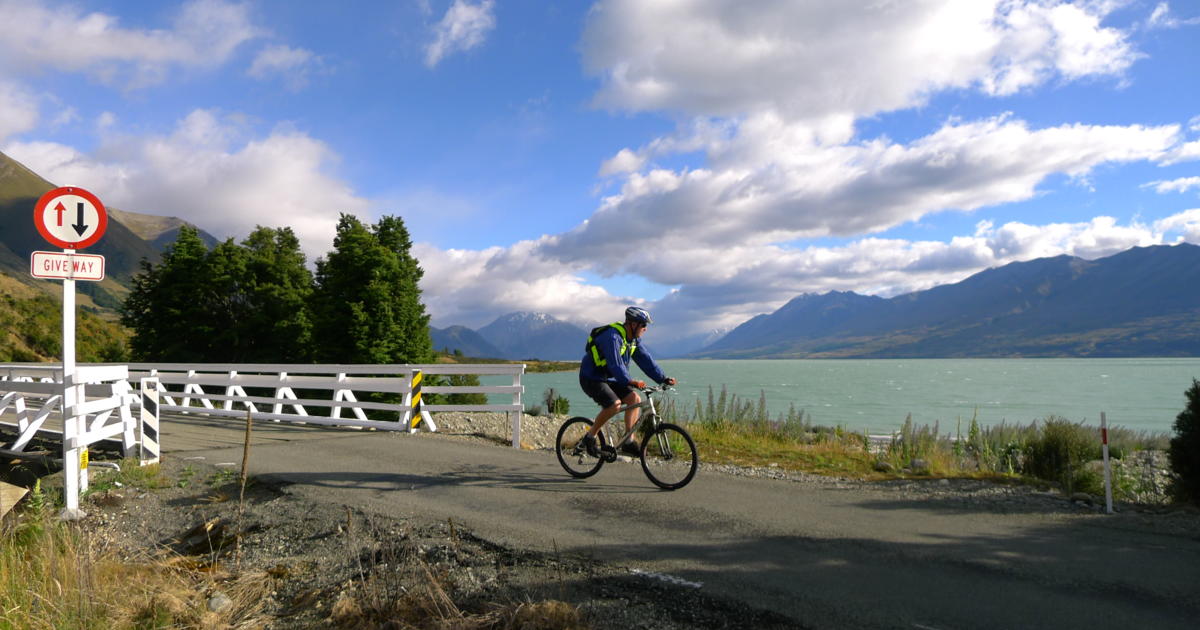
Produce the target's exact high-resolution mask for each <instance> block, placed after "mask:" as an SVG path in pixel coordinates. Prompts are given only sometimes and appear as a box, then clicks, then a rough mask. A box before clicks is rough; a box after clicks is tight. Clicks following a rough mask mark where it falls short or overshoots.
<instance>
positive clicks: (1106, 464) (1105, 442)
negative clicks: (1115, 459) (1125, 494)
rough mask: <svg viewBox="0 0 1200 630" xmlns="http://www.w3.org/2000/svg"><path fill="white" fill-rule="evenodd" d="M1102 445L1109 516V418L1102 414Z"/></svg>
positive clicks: (1110, 479)
mask: <svg viewBox="0 0 1200 630" xmlns="http://www.w3.org/2000/svg"><path fill="white" fill-rule="evenodd" d="M1100 444H1101V447H1100V449H1101V451H1102V452H1103V453H1104V505H1105V507H1106V509H1107V512H1108V513H1109V514H1112V513H1113V505H1112V503H1113V499H1112V466H1111V464H1110V463H1109V460H1108V418H1107V417H1106V416H1105V414H1104V412H1103V411H1101V412H1100Z"/></svg>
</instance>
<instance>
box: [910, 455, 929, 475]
mask: <svg viewBox="0 0 1200 630" xmlns="http://www.w3.org/2000/svg"><path fill="white" fill-rule="evenodd" d="M908 465H909V467H911V468H912V471H913V472H914V473H917V474H922V473H927V472H929V462H927V461H925V460H923V459H919V458H918V459H914V460H912V462H910V463H909V464H908Z"/></svg>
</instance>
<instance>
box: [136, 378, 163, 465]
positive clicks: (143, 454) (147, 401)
mask: <svg viewBox="0 0 1200 630" xmlns="http://www.w3.org/2000/svg"><path fill="white" fill-rule="evenodd" d="M141 392H142V413H141V416H140V418H141V422H140V423H139V430H138V434H139V435H138V443H139V445H140V446H139V447H138V464H139V465H141V466H145V465H147V464H156V463H158V458H159V456H160V454H161V453H162V448H161V447H160V446H159V437H158V436H159V433H158V426H159V424H158V379H157V378H144V379H142V383H141Z"/></svg>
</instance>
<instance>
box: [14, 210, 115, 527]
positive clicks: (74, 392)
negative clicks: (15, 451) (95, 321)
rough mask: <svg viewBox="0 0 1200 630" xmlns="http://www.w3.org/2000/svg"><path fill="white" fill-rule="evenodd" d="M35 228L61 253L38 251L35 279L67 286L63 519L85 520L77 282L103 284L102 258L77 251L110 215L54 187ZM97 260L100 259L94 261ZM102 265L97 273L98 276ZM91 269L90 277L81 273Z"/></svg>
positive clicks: (94, 239)
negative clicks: (77, 360) (81, 496)
mask: <svg viewBox="0 0 1200 630" xmlns="http://www.w3.org/2000/svg"><path fill="white" fill-rule="evenodd" d="M33 223H34V225H35V226H36V227H37V230H38V233H39V234H41V235H42V237H43V238H45V239H46V240H47V241H48V242H50V244H52V245H56V246H58V247H62V248H63V253H62V254H61V255H58V254H55V253H53V252H34V253H33V255H32V256H31V257H30V263H29V267H30V273H31V274H32V275H33V276H34V277H51V278H60V279H62V283H63V318H62V334H63V338H62V352H63V354H62V361H63V363H62V365H63V369H62V375H63V397H62V412H63V414H62V415H63V493H64V494H65V495H66V496H65V500H64V503H65V504H66V507H65V508H64V509H63V511H62V518H63V519H65V520H78V519H80V518H83V517H84V516H85V515H84V513H83V511H82V510H80V509H79V493H81V492H83V491H85V490H87V486H88V477H87V446H86V445H80V444H78V443H77V442H78V438H79V436H81V435H83V433H84V431H85V429H86V427H85V426H84V424H85V418H84V416H82V415H81V414H79V413H78V408H79V405H81V404H82V403H83V402H85V400H84V389H83V383H77V382H76V370H75V280H76V278H78V279H80V280H93V281H95V280H102V279H103V278H104V271H103V270H104V257H103V256H87V257H86V258H87V259H90V260H79V259H83V258H84V257H83V256H77V255H76V250H80V249H83V248H85V247H88V246H89V245H93V244H95V243H96V242H97V241H99V240H100V237H101V236H104V231H105V230H106V229H107V228H108V213H107V212H106V211H105V209H104V204H102V203H100V199H98V198H97V197H96V196H95V195H93V194H92V193H90V192H88V191H86V190H84V189H82V188H77V187H73V186H67V187H63V188H56V189H54V190H51V191H50V192H48V193H46V194H44V195H42V196H41V198H40V199H38V202H37V205H35V206H34V208H33ZM96 259H98V260H96ZM97 263H98V269H99V274H98V277H97V274H96V273H95V272H94V270H95V269H96V267H95V265H96V264H97ZM81 270H87V272H86V273H79V272H80V271H81Z"/></svg>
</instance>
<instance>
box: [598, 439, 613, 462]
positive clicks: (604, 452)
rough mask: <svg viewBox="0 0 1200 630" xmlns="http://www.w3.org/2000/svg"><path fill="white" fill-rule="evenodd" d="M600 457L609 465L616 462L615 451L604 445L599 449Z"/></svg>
mask: <svg viewBox="0 0 1200 630" xmlns="http://www.w3.org/2000/svg"><path fill="white" fill-rule="evenodd" d="M600 457H602V458H604V461H606V462H608V463H610V464H611V463H612V462H615V461H617V449H615V448H613V447H611V446H609V445H607V444H605V445H604V446H601V447H600Z"/></svg>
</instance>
